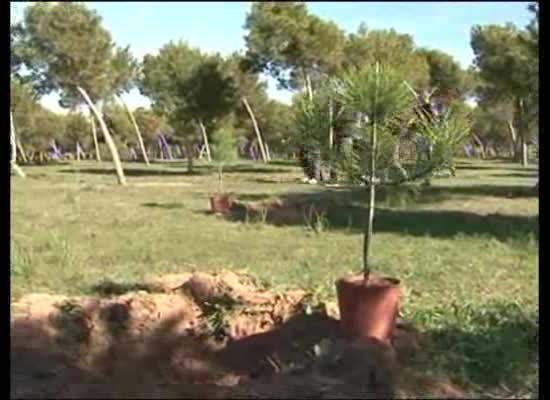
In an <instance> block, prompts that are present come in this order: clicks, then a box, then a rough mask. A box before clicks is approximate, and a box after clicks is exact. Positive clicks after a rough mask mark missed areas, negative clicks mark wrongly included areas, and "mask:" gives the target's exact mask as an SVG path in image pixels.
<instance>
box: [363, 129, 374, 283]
mask: <svg viewBox="0 0 550 400" xmlns="http://www.w3.org/2000/svg"><path fill="white" fill-rule="evenodd" d="M376 133H377V132H376V122H375V123H374V124H373V125H372V134H371V160H370V179H369V181H370V182H369V185H370V187H369V189H370V190H369V219H368V220H367V225H366V226H365V240H364V242H363V279H364V281H365V283H366V282H367V281H368V280H369V275H370V264H369V261H370V255H371V248H372V232H373V231H372V229H373V224H374V204H375V197H376V184H375V176H376V175H375V172H376Z"/></svg>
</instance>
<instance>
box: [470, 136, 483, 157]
mask: <svg viewBox="0 0 550 400" xmlns="http://www.w3.org/2000/svg"><path fill="white" fill-rule="evenodd" d="M472 137H473V138H474V141H475V142H476V143H477V145H478V146H479V147H480V148H481V158H485V146H484V145H483V142H482V141H481V139H480V138H479V136H478V135H476V134H475V133H474V134H473V135H472Z"/></svg>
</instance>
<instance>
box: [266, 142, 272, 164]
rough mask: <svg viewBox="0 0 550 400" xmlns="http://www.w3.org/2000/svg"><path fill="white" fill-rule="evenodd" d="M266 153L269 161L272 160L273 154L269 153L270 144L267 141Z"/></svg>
mask: <svg viewBox="0 0 550 400" xmlns="http://www.w3.org/2000/svg"><path fill="white" fill-rule="evenodd" d="M265 155H266V156H267V161H271V154H269V145H268V144H267V143H265Z"/></svg>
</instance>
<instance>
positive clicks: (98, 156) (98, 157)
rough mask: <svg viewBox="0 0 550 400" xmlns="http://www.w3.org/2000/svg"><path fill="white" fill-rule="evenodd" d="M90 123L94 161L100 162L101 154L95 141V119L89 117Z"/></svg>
mask: <svg viewBox="0 0 550 400" xmlns="http://www.w3.org/2000/svg"><path fill="white" fill-rule="evenodd" d="M90 121H91V122H92V136H93V137H94V147H95V159H96V160H97V161H101V153H100V151H99V142H98V141H97V130H96V128H95V119H94V116H93V115H90Z"/></svg>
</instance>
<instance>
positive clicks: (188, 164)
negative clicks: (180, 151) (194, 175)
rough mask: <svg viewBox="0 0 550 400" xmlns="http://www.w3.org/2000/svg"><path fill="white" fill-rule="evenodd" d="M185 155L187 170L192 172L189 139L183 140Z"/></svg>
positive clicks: (191, 147)
mask: <svg viewBox="0 0 550 400" xmlns="http://www.w3.org/2000/svg"><path fill="white" fill-rule="evenodd" d="M185 155H186V156H187V172H189V173H191V172H193V146H191V143H190V142H189V141H186V142H185Z"/></svg>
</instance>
